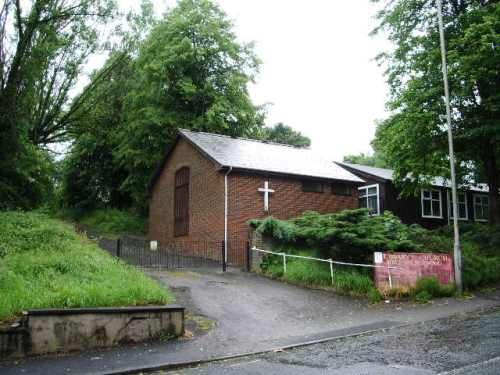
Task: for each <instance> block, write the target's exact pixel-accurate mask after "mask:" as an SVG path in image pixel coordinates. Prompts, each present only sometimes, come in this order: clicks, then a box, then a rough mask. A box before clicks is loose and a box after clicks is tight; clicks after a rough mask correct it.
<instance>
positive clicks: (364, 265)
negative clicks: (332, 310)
mask: <svg viewBox="0 0 500 375" xmlns="http://www.w3.org/2000/svg"><path fill="white" fill-rule="evenodd" d="M252 250H253V251H257V252H260V253H266V254H272V255H278V256H281V257H283V272H284V273H286V258H287V257H288V258H300V259H308V260H316V261H318V262H325V263H329V264H330V275H331V278H332V285H333V284H334V278H333V273H334V272H333V265H334V264H339V265H343V266H355V267H368V268H386V269H387V273H388V275H389V287H390V288H392V278H391V269H401V267H391V266H389V265H387V266H376V265H374V264H361V263H349V262H340V261H338V260H333V259H331V258H330V259H321V258H314V257H308V256H303V255H294V254H287V253H278V252H275V251H269V250H263V249H258V248H257V247H256V246H254V247H252Z"/></svg>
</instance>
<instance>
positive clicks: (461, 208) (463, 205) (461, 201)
mask: <svg viewBox="0 0 500 375" xmlns="http://www.w3.org/2000/svg"><path fill="white" fill-rule="evenodd" d="M457 209H458V220H468V219H469V210H468V208H467V194H465V193H463V192H457ZM448 215H449V217H450V219H453V200H452V194H451V192H448Z"/></svg>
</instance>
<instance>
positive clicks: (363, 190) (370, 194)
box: [358, 184, 380, 216]
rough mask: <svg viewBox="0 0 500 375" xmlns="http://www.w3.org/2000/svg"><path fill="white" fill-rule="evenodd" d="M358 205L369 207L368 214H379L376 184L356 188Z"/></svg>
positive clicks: (378, 196) (378, 195) (377, 187)
mask: <svg viewBox="0 0 500 375" xmlns="http://www.w3.org/2000/svg"><path fill="white" fill-rule="evenodd" d="M358 198H359V207H361V208H369V209H370V215H373V216H376V215H380V191H379V186H378V184H375V185H368V186H361V187H359V188H358Z"/></svg>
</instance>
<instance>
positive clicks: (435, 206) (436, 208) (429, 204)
mask: <svg viewBox="0 0 500 375" xmlns="http://www.w3.org/2000/svg"><path fill="white" fill-rule="evenodd" d="M421 203H422V217H426V218H434V219H442V218H443V201H442V197H441V190H436V189H422V191H421Z"/></svg>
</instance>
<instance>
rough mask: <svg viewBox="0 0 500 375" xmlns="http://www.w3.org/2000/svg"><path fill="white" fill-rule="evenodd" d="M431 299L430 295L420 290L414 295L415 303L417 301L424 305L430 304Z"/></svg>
mask: <svg viewBox="0 0 500 375" xmlns="http://www.w3.org/2000/svg"><path fill="white" fill-rule="evenodd" d="M431 299H432V295H431V294H430V293H429V292H428V291H426V290H422V291H421V292H418V293H417V294H416V295H415V301H417V302H418V303H422V304H425V303H428V302H430V300H431Z"/></svg>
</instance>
